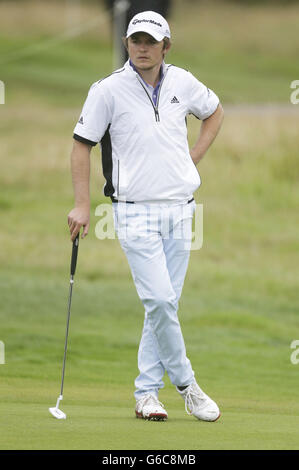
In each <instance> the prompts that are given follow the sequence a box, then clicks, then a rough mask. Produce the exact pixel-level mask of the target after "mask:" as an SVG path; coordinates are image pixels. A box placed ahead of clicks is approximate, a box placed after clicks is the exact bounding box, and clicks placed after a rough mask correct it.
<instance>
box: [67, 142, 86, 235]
mask: <svg viewBox="0 0 299 470" xmlns="http://www.w3.org/2000/svg"><path fill="white" fill-rule="evenodd" d="M91 148H92V147H91V145H87V144H84V143H82V142H78V141H77V140H74V144H73V149H72V153H71V172H72V181H73V189H74V196H75V207H74V208H73V209H72V210H71V212H70V213H69V215H68V226H69V229H70V234H71V240H72V241H74V240H75V238H76V236H77V234H78V232H79V231H80V229H81V227H82V226H83V232H82V235H81V238H84V237H85V236H86V235H87V234H88V230H89V218H90V196H89V179H90V151H91Z"/></svg>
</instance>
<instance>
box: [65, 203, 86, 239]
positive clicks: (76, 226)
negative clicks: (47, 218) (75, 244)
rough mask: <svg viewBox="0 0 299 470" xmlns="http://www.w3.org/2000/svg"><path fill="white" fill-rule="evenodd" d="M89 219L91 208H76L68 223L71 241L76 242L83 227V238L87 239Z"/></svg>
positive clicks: (69, 216)
mask: <svg viewBox="0 0 299 470" xmlns="http://www.w3.org/2000/svg"><path fill="white" fill-rule="evenodd" d="M89 217H90V208H89V206H82V207H81V206H80V207H74V209H72V210H71V212H70V213H69V215H68V218H67V222H68V226H69V229H70V234H71V240H72V241H74V240H75V238H76V236H77V234H78V233H79V232H80V229H81V227H83V232H82V235H81V238H84V237H86V235H87V234H88V230H89Z"/></svg>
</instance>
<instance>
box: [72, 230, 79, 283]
mask: <svg viewBox="0 0 299 470" xmlns="http://www.w3.org/2000/svg"><path fill="white" fill-rule="evenodd" d="M79 235H80V232H79V233H78V235H77V236H76V238H75V240H74V241H73V249H72V261H71V275H72V276H74V274H75V271H76V264H77V256H78V247H79Z"/></svg>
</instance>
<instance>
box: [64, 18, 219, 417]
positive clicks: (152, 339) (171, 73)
mask: <svg viewBox="0 0 299 470" xmlns="http://www.w3.org/2000/svg"><path fill="white" fill-rule="evenodd" d="M170 37H171V35H170V29H169V25H168V23H167V21H166V20H165V19H164V18H163V17H162V16H161V15H159V14H158V13H156V12H153V11H144V12H141V13H138V14H137V15H135V16H134V17H133V18H132V20H131V21H130V23H129V25H128V29H127V34H126V38H124V42H125V45H126V47H127V50H128V55H129V60H128V61H127V62H126V63H125V64H124V66H123V68H121V69H119V70H116V71H115V72H114V73H112V74H111V75H110V76H108V77H106V78H104V79H102V80H100V81H98V82H96V83H94V84H93V85H92V86H91V88H90V90H89V94H88V96H87V99H86V101H85V104H84V107H83V110H82V113H81V115H80V117H79V121H78V123H77V125H76V127H75V129H74V136H73V137H74V146H73V150H72V154H71V167H72V178H73V187H74V193H75V207H74V209H72V210H71V212H70V213H69V215H68V225H69V229H70V233H71V240H74V238H75V237H76V235H77V233H78V232H79V231H80V228H81V227H82V226H83V232H82V238H84V237H85V236H86V235H87V233H88V230H89V217H90V201H89V172H90V151H91V148H92V147H93V146H95V145H97V144H98V143H100V145H101V150H102V164H103V174H104V177H105V179H106V183H105V186H104V194H105V195H106V196H108V197H110V198H111V200H112V206H113V214H114V223H115V230H116V233H117V236H118V238H119V241H120V244H121V246H122V249H123V250H124V253H125V254H126V257H127V259H128V263H129V266H130V269H131V273H132V277H133V280H134V283H135V286H136V290H137V293H138V296H139V298H140V300H141V301H142V304H143V306H144V311H145V318H144V326H143V331H142V337H141V340H140V345H139V350H138V368H139V375H138V377H137V378H136V380H135V394H134V396H135V399H136V407H135V414H136V416H137V417H139V418H144V419H152V420H166V419H167V417H168V414H167V411H166V409H165V407H164V405H163V404H162V403H161V402H160V401H159V399H158V398H159V390H160V389H161V388H162V387H163V386H164V383H163V376H164V374H165V372H167V374H168V376H169V378H170V380H171V383H172V384H173V385H174V386H175V387H176V390H177V391H178V393H179V394H180V395H181V396H182V398H183V399H184V401H185V409H186V412H187V413H188V414H190V415H193V416H194V417H195V418H197V419H200V420H204V421H216V420H217V419H218V418H219V416H220V411H219V408H218V406H217V404H216V403H215V402H214V401H213V400H212V399H211V398H210V397H209V396H208V395H207V394H206V393H204V392H203V390H202V389H201V388H200V387H199V385H198V384H197V382H196V379H195V373H194V371H193V369H192V365H191V363H190V360H189V359H188V357H187V355H186V348H185V343H184V339H183V336H182V331H181V327H180V323H179V320H178V316H177V311H178V303H179V299H180V296H181V292H182V287H183V283H184V278H185V274H186V270H187V266H188V262H189V254H190V246H191V238H192V236H191V235H192V218H193V214H194V210H195V202H194V198H193V193H194V191H196V190H197V189H198V187H199V186H200V176H199V173H198V171H197V168H196V165H197V164H198V162H199V161H200V160H201V159H202V157H203V156H204V154H205V153H206V151H207V150H208V148H209V147H210V145H211V143H212V142H213V140H214V138H215V137H216V135H217V133H218V131H219V129H220V126H221V123H222V120H223V109H222V106H221V104H220V103H219V99H218V97H217V96H216V95H215V93H214V92H213V91H212V90H210V89H208V88H207V87H206V86H205V85H203V84H202V83H201V82H200V81H198V80H197V79H196V78H195V77H194V76H193V75H192V74H191V73H190V72H188V71H186V70H184V69H181V68H179V67H176V66H174V65H169V64H166V63H165V62H164V59H165V55H166V54H167V52H168V51H169V49H170V47H171V42H170ZM188 114H193V115H194V116H196V117H197V118H198V119H200V120H201V121H202V123H201V126H200V132H199V137H198V139H197V141H196V143H195V145H194V147H193V148H192V149H189V146H188V140H187V128H186V116H187V115H188Z"/></svg>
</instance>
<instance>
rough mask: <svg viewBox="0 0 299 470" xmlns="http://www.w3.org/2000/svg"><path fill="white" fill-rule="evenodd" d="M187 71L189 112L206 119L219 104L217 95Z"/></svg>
mask: <svg viewBox="0 0 299 470" xmlns="http://www.w3.org/2000/svg"><path fill="white" fill-rule="evenodd" d="M188 73H189V77H190V80H189V86H190V89H189V93H188V96H189V113H190V114H194V115H195V116H196V117H198V118H199V119H201V120H203V119H207V118H208V117H210V116H211V115H212V114H213V113H214V112H215V111H216V109H217V106H218V104H219V98H218V96H217V95H216V94H215V93H214V92H213V91H212V90H210V89H209V88H207V87H206V86H205V85H204V84H203V83H201V82H200V81H199V80H197V78H195V77H194V76H193V75H192V74H191V73H190V72H188Z"/></svg>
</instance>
